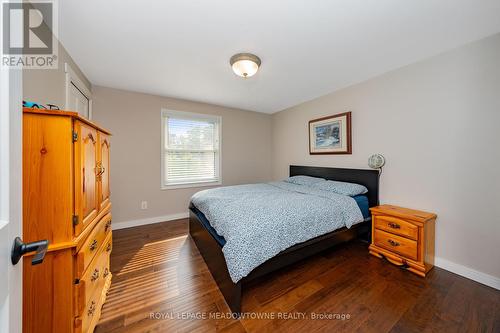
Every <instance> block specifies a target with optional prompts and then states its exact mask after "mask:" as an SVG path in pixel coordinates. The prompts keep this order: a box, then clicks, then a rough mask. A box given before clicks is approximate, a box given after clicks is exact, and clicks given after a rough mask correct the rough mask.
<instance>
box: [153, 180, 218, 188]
mask: <svg viewBox="0 0 500 333" xmlns="http://www.w3.org/2000/svg"><path fill="white" fill-rule="evenodd" d="M217 185H222V181H220V180H217V181H206V182H195V183H180V184H171V185H162V186H161V190H175V189H179V188H190V187H205V186H217Z"/></svg>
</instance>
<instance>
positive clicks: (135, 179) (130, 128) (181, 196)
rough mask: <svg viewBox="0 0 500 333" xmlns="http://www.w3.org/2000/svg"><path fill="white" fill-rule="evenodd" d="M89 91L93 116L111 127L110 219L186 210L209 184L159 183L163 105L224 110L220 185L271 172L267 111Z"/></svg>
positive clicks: (261, 177)
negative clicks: (145, 203) (183, 186)
mask: <svg viewBox="0 0 500 333" xmlns="http://www.w3.org/2000/svg"><path fill="white" fill-rule="evenodd" d="M93 96H94V110H93V115H94V116H93V119H94V120H95V121H97V122H98V123H99V124H101V125H102V126H104V127H106V128H108V129H109V130H110V131H111V132H112V133H113V137H112V139H111V167H112V172H111V186H112V188H111V192H112V203H113V222H114V223H120V222H123V221H130V220H138V219H146V218H154V217H158V216H168V215H173V214H181V213H187V211H188V203H189V199H190V197H191V196H192V195H193V194H194V193H195V192H197V191H200V190H201V189H206V188H208V187H201V188H186V189H175V190H161V189H160V185H161V184H160V168H161V167H160V151H161V150H160V147H161V145H160V144H161V123H160V113H161V109H162V108H167V109H172V110H179V111H188V112H197V113H207V114H214V115H219V116H222V180H223V185H232V184H244V183H255V182H263V181H268V180H270V178H271V146H270V142H271V116H270V115H267V114H261V113H256V112H249V111H241V110H236V109H229V108H224V107H220V106H214V105H209V104H202V103H195V102H189V101H184V100H178V99H173V98H166V97H159V96H153V95H147V94H141V93H133V92H128V91H123V90H116V89H111V88H104V87H99V86H94V87H93ZM143 200H144V201H148V210H140V203H141V201H143Z"/></svg>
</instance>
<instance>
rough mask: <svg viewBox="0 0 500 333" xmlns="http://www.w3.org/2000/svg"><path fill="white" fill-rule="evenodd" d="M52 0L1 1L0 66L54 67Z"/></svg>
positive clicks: (53, 11) (55, 59) (54, 42)
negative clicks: (0, 50)
mask: <svg viewBox="0 0 500 333" xmlns="http://www.w3.org/2000/svg"><path fill="white" fill-rule="evenodd" d="M55 14H56V12H55V4H54V2H53V1H50V2H48V1H33V2H12V1H9V2H4V3H2V27H1V28H2V66H7V67H17V68H21V67H22V68H38V69H39V68H46V69H56V68H57V63H58V61H57V39H56V38H55V36H54V35H55V33H56V32H57V31H56V30H57V29H55V27H56V25H55V20H56V19H57V15H55Z"/></svg>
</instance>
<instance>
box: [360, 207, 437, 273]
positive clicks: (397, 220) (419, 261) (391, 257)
mask: <svg viewBox="0 0 500 333" xmlns="http://www.w3.org/2000/svg"><path fill="white" fill-rule="evenodd" d="M370 211H371V213H372V244H371V245H370V248H369V249H370V254H372V255H374V256H376V257H379V258H386V259H387V260H388V261H389V262H391V263H393V264H395V265H398V266H401V267H403V268H406V269H407V270H409V271H411V272H413V273H415V274H417V275H420V276H425V275H426V274H427V273H428V272H429V271H430V270H431V269H432V267H433V266H434V230H435V222H436V217H437V215H436V214H433V213H428V212H424V211H419V210H414V209H409V208H403V207H397V206H392V205H381V206H376V207H372V208H370Z"/></svg>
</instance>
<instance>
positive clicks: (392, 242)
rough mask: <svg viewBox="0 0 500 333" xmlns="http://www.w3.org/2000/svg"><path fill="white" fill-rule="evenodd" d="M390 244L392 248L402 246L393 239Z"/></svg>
mask: <svg viewBox="0 0 500 333" xmlns="http://www.w3.org/2000/svg"><path fill="white" fill-rule="evenodd" d="M388 242H389V244H391V245H392V246H399V245H400V244H399V243H398V242H396V241H393V240H392V239H389V240H388Z"/></svg>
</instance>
